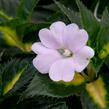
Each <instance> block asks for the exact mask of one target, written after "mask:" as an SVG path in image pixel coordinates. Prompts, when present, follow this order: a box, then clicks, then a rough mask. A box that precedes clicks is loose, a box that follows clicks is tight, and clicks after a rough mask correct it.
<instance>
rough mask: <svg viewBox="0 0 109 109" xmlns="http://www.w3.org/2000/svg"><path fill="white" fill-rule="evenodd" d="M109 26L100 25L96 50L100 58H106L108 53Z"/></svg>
mask: <svg viewBox="0 0 109 109" xmlns="http://www.w3.org/2000/svg"><path fill="white" fill-rule="evenodd" d="M108 36H109V27H106V28H104V27H101V29H100V32H99V34H98V36H97V51H98V54H99V57H100V58H101V59H103V58H106V57H107V56H108V54H109V37H108Z"/></svg>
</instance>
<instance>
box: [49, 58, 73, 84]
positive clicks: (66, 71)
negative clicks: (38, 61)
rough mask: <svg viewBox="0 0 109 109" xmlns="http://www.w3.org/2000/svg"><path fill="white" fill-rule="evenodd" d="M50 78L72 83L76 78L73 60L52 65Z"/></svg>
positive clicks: (60, 61) (64, 60)
mask: <svg viewBox="0 0 109 109" xmlns="http://www.w3.org/2000/svg"><path fill="white" fill-rule="evenodd" d="M49 76H50V78H51V79H52V80H53V81H60V80H63V81H65V82H68V81H71V80H72V79H73V77H74V68H73V63H72V59H70V58H69V59H62V60H59V61H56V62H55V63H54V64H52V66H51V68H50V71H49Z"/></svg>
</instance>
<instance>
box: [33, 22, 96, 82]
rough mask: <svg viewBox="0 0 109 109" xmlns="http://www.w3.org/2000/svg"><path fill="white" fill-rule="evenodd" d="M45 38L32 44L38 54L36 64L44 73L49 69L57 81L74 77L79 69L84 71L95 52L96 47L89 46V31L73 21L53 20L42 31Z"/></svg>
mask: <svg viewBox="0 0 109 109" xmlns="http://www.w3.org/2000/svg"><path fill="white" fill-rule="evenodd" d="M39 38H40V40H41V42H36V43H34V44H33V45H32V50H33V51H34V52H35V53H36V54H38V55H37V56H36V58H35V59H33V65H34V66H35V68H37V69H38V71H39V72H40V73H42V74H46V73H49V77H50V78H51V79H52V80H53V81H60V80H63V81H65V82H69V81H71V80H73V77H74V74H75V72H82V71H83V70H84V69H85V68H86V67H87V65H88V64H89V62H90V59H91V58H92V57H93V56H94V50H93V49H92V48H90V47H89V46H87V45H86V44H87V41H88V34H87V32H86V31H85V30H84V29H79V27H78V26H77V25H76V24H74V23H72V24H69V25H65V24H64V23H63V22H61V21H57V22H55V23H53V24H52V25H51V26H50V28H49V29H47V28H44V29H41V30H40V31H39Z"/></svg>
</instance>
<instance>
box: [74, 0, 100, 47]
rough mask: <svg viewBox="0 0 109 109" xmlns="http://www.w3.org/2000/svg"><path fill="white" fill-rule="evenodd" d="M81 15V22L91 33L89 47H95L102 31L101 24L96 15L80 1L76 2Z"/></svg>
mask: <svg viewBox="0 0 109 109" xmlns="http://www.w3.org/2000/svg"><path fill="white" fill-rule="evenodd" d="M76 2H77V5H78V7H79V10H80V13H81V22H82V24H83V28H85V30H86V31H87V32H88V33H89V39H90V40H89V45H91V46H92V47H95V45H96V38H97V34H98V32H99V29H100V24H99V22H98V21H97V20H96V18H95V17H94V15H93V14H92V13H91V11H89V10H88V9H87V8H86V7H85V6H84V5H83V4H82V2H80V1H79V0H76Z"/></svg>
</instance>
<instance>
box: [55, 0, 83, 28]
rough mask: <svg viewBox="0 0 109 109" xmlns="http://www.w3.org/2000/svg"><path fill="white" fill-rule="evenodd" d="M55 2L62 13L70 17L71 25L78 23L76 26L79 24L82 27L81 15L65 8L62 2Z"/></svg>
mask: <svg viewBox="0 0 109 109" xmlns="http://www.w3.org/2000/svg"><path fill="white" fill-rule="evenodd" d="M54 2H55V4H56V5H57V6H58V7H59V8H60V10H61V11H62V13H64V14H65V15H66V16H67V17H68V19H69V20H70V22H71V23H76V24H78V25H80V26H81V22H80V14H79V13H77V12H74V11H73V10H71V9H70V8H67V7H65V6H64V5H63V4H61V3H60V2H57V1H55V0H54Z"/></svg>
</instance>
